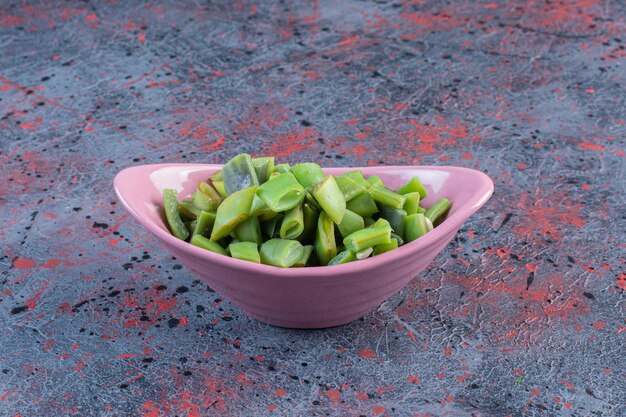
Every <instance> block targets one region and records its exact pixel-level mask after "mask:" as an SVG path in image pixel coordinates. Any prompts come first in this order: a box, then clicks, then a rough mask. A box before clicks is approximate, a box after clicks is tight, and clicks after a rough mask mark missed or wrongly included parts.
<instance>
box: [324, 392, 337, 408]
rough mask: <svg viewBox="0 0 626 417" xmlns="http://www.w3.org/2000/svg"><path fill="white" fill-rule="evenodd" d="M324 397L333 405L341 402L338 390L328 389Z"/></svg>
mask: <svg viewBox="0 0 626 417" xmlns="http://www.w3.org/2000/svg"><path fill="white" fill-rule="evenodd" d="M324 395H325V396H326V397H328V399H329V400H331V401H332V402H334V403H335V404H338V403H339V402H340V401H341V391H339V390H338V389H329V390H328V391H326V392H325V393H324Z"/></svg>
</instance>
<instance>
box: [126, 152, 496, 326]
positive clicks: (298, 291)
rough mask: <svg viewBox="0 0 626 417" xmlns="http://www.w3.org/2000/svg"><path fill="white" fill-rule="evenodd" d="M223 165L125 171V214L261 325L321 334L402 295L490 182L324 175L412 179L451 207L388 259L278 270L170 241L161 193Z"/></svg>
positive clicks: (374, 170)
mask: <svg viewBox="0 0 626 417" xmlns="http://www.w3.org/2000/svg"><path fill="white" fill-rule="evenodd" d="M221 167H222V165H208V164H197V165H196V164H158V165H142V166H136V167H132V168H127V169H124V170H123V171H121V172H119V173H118V174H117V176H116V177H115V181H114V186H115V192H116V193H117V196H118V197H119V198H120V200H121V202H122V204H124V206H125V207H126V209H127V210H128V211H129V212H130V213H131V214H132V215H133V216H134V217H135V218H136V219H137V220H138V221H139V222H140V223H141V224H142V225H144V226H145V227H146V228H147V229H148V230H149V231H150V232H152V233H153V234H154V235H155V236H156V237H157V238H159V239H160V240H161V242H163V245H164V246H165V247H166V248H167V250H168V251H169V252H170V253H171V254H172V255H174V256H175V257H176V258H178V260H179V261H180V262H181V263H182V264H183V265H184V266H185V267H186V268H187V269H188V270H189V271H190V272H191V273H192V274H194V275H195V276H197V277H198V278H199V279H201V280H202V281H203V282H205V283H206V284H207V285H209V286H211V288H213V289H215V290H216V291H217V292H219V293H220V294H221V295H223V296H224V297H225V298H227V299H228V300H230V301H231V302H233V303H234V304H236V305H237V306H239V307H240V308H241V309H242V310H243V311H244V312H245V313H246V314H248V315H249V316H251V317H254V318H256V319H257V320H260V321H262V322H264V323H268V324H272V325H275V326H281V327H290V328H302V329H304V328H322V327H331V326H338V325H341V324H345V323H349V322H351V321H353V320H356V319H358V318H359V317H361V316H363V315H364V314H365V313H367V312H368V311H370V310H372V309H374V308H375V307H376V306H378V305H379V304H380V303H381V302H383V301H384V300H386V299H387V298H389V297H390V296H392V295H393V294H395V293H396V292H398V291H399V290H400V289H402V288H403V287H404V286H405V285H406V284H407V283H408V282H409V281H410V280H411V279H413V278H414V277H415V276H416V275H417V274H418V273H419V272H421V271H422V270H423V269H424V268H425V267H426V266H427V265H428V264H429V263H430V262H431V261H432V260H433V259H434V258H435V256H436V255H437V254H438V253H439V252H440V251H441V250H442V249H443V248H444V247H445V246H446V245H447V244H448V242H450V240H451V239H452V238H453V237H454V235H455V233H456V232H457V230H458V229H459V228H460V227H461V225H462V224H463V223H464V222H465V221H466V220H467V219H468V218H469V217H470V216H471V215H472V214H473V213H475V212H476V210H478V209H479V208H480V207H481V206H482V205H483V204H485V202H486V201H487V200H488V199H489V197H490V196H491V194H492V192H493V182H492V181H491V179H490V178H489V177H488V176H487V175H485V174H483V173H482V172H479V171H475V170H472V169H468V168H460V167H435V166H430V167H429V166H378V167H367V168H325V169H324V171H325V172H326V173H327V174H332V175H339V174H342V173H344V172H346V171H349V170H352V169H360V170H362V171H363V174H364V175H365V176H370V175H378V176H380V178H381V179H382V180H383V181H384V183H385V184H386V185H388V186H390V187H391V188H394V189H395V188H397V187H399V186H400V185H402V184H403V183H405V182H406V181H408V180H409V179H411V177H413V176H415V175H417V176H418V177H419V178H420V179H421V180H422V182H423V183H424V185H425V186H426V188H427V189H428V192H429V195H428V197H427V198H426V199H424V205H425V206H426V207H428V205H430V204H432V203H433V202H434V201H435V200H436V199H437V198H439V197H446V198H448V199H449V200H450V201H451V202H452V208H451V209H450V212H449V213H448V216H447V218H446V220H445V221H443V222H442V223H441V224H440V225H439V226H437V227H436V228H435V229H434V230H433V231H431V232H430V233H428V234H427V235H426V236H424V237H422V238H420V239H418V240H416V241H414V242H411V243H409V244H406V245H404V246H401V247H400V248H398V249H395V250H393V251H390V252H387V253H384V254H381V255H378V256H375V257H372V258H367V259H364V260H361V261H356V262H352V263H348V264H343V265H334V266H324V267H307V268H278V267H274V266H269V265H260V264H256V263H253V262H247V261H242V260H238V259H233V258H230V257H227V256H223V255H219V254H216V253H213V252H210V251H207V250H204V249H201V248H198V247H195V246H193V245H191V244H189V243H187V242H184V241H182V240H179V239H177V238H175V237H174V236H172V235H171V234H170V232H169V230H168V227H167V225H166V222H165V214H164V212H163V209H162V205H163V202H162V191H163V189H164V188H174V189H176V190H178V192H179V193H180V194H179V195H182V196H188V195H190V194H191V193H192V192H193V191H194V190H195V186H196V184H197V183H198V182H199V181H201V180H206V179H207V178H208V177H209V175H211V174H212V173H214V172H216V171H217V170H219V169H220V168H221Z"/></svg>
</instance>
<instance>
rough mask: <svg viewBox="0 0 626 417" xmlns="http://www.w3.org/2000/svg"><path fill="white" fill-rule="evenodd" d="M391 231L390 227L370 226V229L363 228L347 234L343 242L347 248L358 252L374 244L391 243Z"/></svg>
mask: <svg viewBox="0 0 626 417" xmlns="http://www.w3.org/2000/svg"><path fill="white" fill-rule="evenodd" d="M390 233H391V228H390V227H370V228H368V229H361V230H357V231H356V232H354V233H352V234H350V235H348V236H346V237H345V238H344V239H343V244H344V245H345V246H346V249H348V250H351V251H353V252H355V253H356V252H360V251H362V250H363V249H367V248H371V247H372V246H376V245H380V244H384V243H390V240H391V238H390Z"/></svg>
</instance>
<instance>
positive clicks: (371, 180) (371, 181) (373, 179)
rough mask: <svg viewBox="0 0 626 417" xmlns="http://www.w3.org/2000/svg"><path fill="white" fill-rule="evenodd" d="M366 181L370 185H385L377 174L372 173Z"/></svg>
mask: <svg viewBox="0 0 626 417" xmlns="http://www.w3.org/2000/svg"><path fill="white" fill-rule="evenodd" d="M366 181H367V182H368V183H369V184H370V186H371V187H373V186H377V187H384V186H385V185H384V184H383V181H382V180H381V179H380V177H379V176H378V175H372V176H371V177H369V178H367V179H366Z"/></svg>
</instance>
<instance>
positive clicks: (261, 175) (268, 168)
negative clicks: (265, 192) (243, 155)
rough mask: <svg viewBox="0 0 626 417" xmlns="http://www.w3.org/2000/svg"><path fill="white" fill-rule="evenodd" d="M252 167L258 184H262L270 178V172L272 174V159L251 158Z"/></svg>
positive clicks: (268, 157) (271, 157) (269, 157)
mask: <svg viewBox="0 0 626 417" xmlns="http://www.w3.org/2000/svg"><path fill="white" fill-rule="evenodd" d="M252 165H254V170H255V171H256V177H257V179H258V180H259V184H263V183H264V182H265V181H267V180H268V179H269V178H270V175H271V174H272V172H274V157H273V156H267V157H262V158H252Z"/></svg>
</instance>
